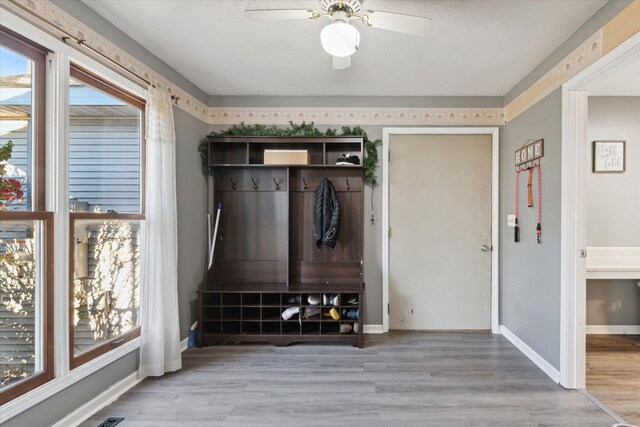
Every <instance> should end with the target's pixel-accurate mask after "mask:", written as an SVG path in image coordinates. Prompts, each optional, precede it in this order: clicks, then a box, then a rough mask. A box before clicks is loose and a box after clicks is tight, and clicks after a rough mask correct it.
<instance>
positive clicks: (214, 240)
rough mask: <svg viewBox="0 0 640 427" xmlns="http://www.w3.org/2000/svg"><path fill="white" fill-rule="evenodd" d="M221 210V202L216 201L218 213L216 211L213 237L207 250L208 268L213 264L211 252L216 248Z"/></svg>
mask: <svg viewBox="0 0 640 427" xmlns="http://www.w3.org/2000/svg"><path fill="white" fill-rule="evenodd" d="M221 210H222V202H220V203H218V213H216V225H215V226H214V227H213V239H211V242H210V244H211V248H210V250H209V267H208V268H209V269H211V265H212V264H213V252H214V250H215V249H216V238H217V236H218V225H219V224H220V211H221Z"/></svg>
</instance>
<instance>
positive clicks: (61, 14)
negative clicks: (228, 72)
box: [0, 0, 209, 122]
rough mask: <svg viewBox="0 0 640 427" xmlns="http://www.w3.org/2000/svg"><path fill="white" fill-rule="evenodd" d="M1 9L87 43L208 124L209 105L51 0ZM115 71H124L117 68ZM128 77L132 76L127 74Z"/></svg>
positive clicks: (22, 1) (11, 0)
mask: <svg viewBox="0 0 640 427" xmlns="http://www.w3.org/2000/svg"><path fill="white" fill-rule="evenodd" d="M0 6H1V7H2V8H4V9H6V10H8V11H10V12H11V13H13V14H15V15H17V16H19V17H20V18H22V19H24V20H25V21H27V22H29V23H30V24H32V25H35V26H36V27H38V28H40V29H42V30H43V31H45V32H47V33H49V34H51V35H53V36H54V37H56V38H60V39H62V37H63V36H64V34H63V33H62V32H61V31H60V30H59V29H58V28H60V29H63V30H64V31H66V32H67V33H69V34H73V35H74V36H75V37H77V38H78V39H81V40H85V41H86V44H87V45H89V46H91V47H92V48H93V49H96V50H97V51H99V52H100V53H101V54H103V55H105V56H106V57H108V58H109V59H110V60H112V61H113V62H115V63H116V64H118V65H120V66H121V67H123V68H125V69H127V70H130V71H132V72H133V73H135V74H137V75H139V76H141V77H144V79H145V80H148V81H149V82H150V83H152V84H154V85H156V86H157V87H161V88H164V89H165V90H166V91H167V92H168V93H169V94H170V95H174V96H175V97H177V98H178V107H179V108H180V109H182V110H184V111H186V112H187V113H189V114H191V115H192V116H194V117H196V118H198V119H200V120H202V121H204V122H206V121H207V116H208V109H209V107H208V106H207V105H206V104H204V103H203V102H201V101H199V100H198V99H196V98H195V97H193V96H192V95H190V94H189V93H188V92H187V91H185V90H183V89H181V88H180V87H179V86H178V85H176V84H174V83H173V82H171V81H170V80H168V79H166V78H165V77H163V76H161V75H160V74H158V73H157V72H155V71H154V70H152V69H151V68H149V67H148V66H146V65H145V64H143V63H142V62H140V61H138V60H137V59H136V58H134V57H133V56H132V55H130V54H129V53H127V52H126V51H124V50H122V49H120V48H119V47H118V46H116V45H115V44H113V43H111V42H110V41H109V40H108V39H106V38H104V37H102V36H101V35H99V34H98V33H97V32H95V31H94V30H92V29H91V28H89V27H88V26H86V25H85V24H83V23H82V22H80V21H78V20H77V19H75V18H74V17H73V16H71V15H69V14H68V13H66V12H65V11H63V10H62V9H60V8H59V7H57V6H56V5H54V4H52V3H51V2H50V1H49V0H0ZM56 27H58V28H56ZM69 45H70V46H71V44H69ZM77 49H78V50H79V51H81V52H82V53H84V54H86V55H87V56H90V57H92V58H94V59H96V60H97V61H99V62H101V63H105V65H106V66H108V67H110V68H112V69H114V65H113V64H108V63H107V62H106V61H105V60H104V59H103V58H100V57H99V56H98V55H95V54H94V53H92V52H91V51H90V50H88V49H83V48H82V47H78V48H77ZM116 71H118V72H122V71H121V70H117V69H116ZM127 77H132V76H129V75H127ZM134 78H135V77H134Z"/></svg>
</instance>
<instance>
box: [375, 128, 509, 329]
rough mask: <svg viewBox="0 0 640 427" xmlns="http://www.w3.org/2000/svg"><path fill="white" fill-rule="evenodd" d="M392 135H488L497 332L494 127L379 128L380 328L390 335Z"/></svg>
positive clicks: (495, 323)
mask: <svg viewBox="0 0 640 427" xmlns="http://www.w3.org/2000/svg"><path fill="white" fill-rule="evenodd" d="M392 135H491V242H492V243H491V244H492V246H493V250H492V252H491V332H492V333H494V334H497V333H499V303H500V301H499V259H500V258H499V254H500V250H499V240H498V230H499V199H500V193H499V189H500V187H499V186H500V177H499V166H500V141H499V129H498V128H497V127H420V128H410V127H401V128H397V127H393V128H383V129H382V329H383V332H389V311H388V307H389V231H388V230H389V140H390V138H391V136H392Z"/></svg>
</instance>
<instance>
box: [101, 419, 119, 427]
mask: <svg viewBox="0 0 640 427" xmlns="http://www.w3.org/2000/svg"><path fill="white" fill-rule="evenodd" d="M122 420H124V418H114V417H109V418H107V419H106V420H104V421H103V423H102V424H100V425H99V426H98V427H113V426H115V425H118V424H120V421H122Z"/></svg>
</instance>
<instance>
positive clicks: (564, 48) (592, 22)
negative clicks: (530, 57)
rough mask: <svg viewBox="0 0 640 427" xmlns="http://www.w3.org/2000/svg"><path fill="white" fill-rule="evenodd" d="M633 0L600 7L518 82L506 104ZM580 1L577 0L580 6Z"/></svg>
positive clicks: (610, 2) (612, 0)
mask: <svg viewBox="0 0 640 427" xmlns="http://www.w3.org/2000/svg"><path fill="white" fill-rule="evenodd" d="M632 2H633V0H609V2H608V3H606V4H605V5H604V6H602V7H601V8H600V10H598V11H597V12H596V13H595V14H594V15H593V16H592V17H591V18H589V19H588V20H587V22H585V23H584V24H583V25H582V26H581V27H580V28H578V29H577V30H576V32H575V33H573V34H572V35H571V36H570V37H569V38H568V39H567V40H565V42H564V43H562V44H561V45H560V47H558V48H557V49H556V50H554V51H553V52H552V53H551V54H550V55H549V56H547V57H546V58H545V60H544V61H542V62H541V63H540V64H539V65H538V66H537V67H536V68H534V69H533V70H532V71H531V72H530V73H529V74H527V76H526V77H525V78H524V79H522V80H521V81H520V82H519V83H518V84H516V85H515V86H514V87H513V89H511V90H510V91H509V93H507V94H506V95H505V97H504V105H507V104H508V103H510V102H511V101H513V100H514V99H515V98H516V97H517V96H518V95H520V94H521V93H522V92H524V91H525V90H527V89H528V88H529V87H530V86H531V85H532V84H534V83H535V82H536V81H538V79H539V78H540V77H542V76H544V75H545V74H546V73H547V72H548V71H549V70H550V69H552V68H553V67H555V66H556V64H557V63H558V62H560V61H562V59H563V58H565V57H566V56H567V55H569V54H570V53H571V52H573V51H574V50H575V49H576V48H577V47H578V46H580V44H581V43H582V42H583V41H585V40H586V39H588V38H589V37H591V36H592V35H594V34H595V32H596V31H598V30H599V29H600V28H602V27H603V26H604V24H606V23H607V22H609V21H610V20H611V18H613V17H614V16H616V15H617V14H618V13H620V12H621V11H622V10H623V9H624V8H625V7H627V6H628V5H629V4H631V3H632ZM579 5H580V3H579V2H576V6H577V7H579Z"/></svg>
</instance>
